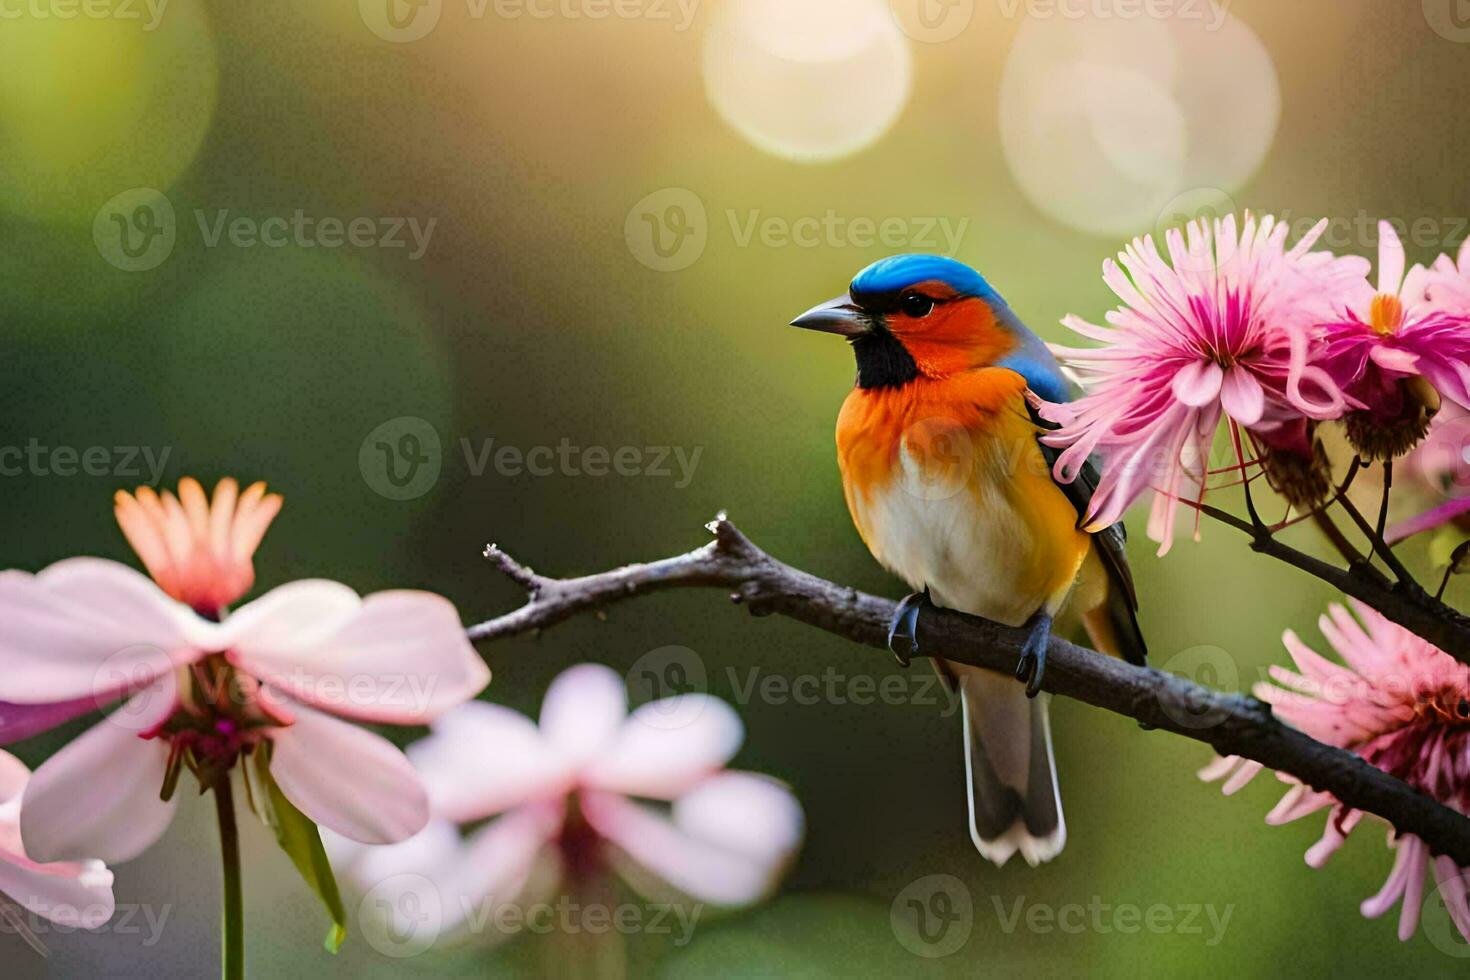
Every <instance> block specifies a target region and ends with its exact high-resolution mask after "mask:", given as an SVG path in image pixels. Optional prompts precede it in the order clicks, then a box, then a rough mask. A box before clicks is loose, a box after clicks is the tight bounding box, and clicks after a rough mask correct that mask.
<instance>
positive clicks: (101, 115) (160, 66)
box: [0, 0, 218, 223]
mask: <svg viewBox="0 0 1470 980" xmlns="http://www.w3.org/2000/svg"><path fill="white" fill-rule="evenodd" d="M84 9H85V10H86V11H89V13H87V15H86V16H76V17H71V18H66V19H62V18H59V17H56V16H54V15H52V12H50V11H47V10H45V9H44V5H43V9H42V13H44V14H46V16H37V15H36V13H35V12H34V10H33V8H32V7H30V6H18V7H17V8H16V11H15V13H16V16H14V17H10V16H7V17H6V19H5V20H4V21H3V25H4V26H3V29H0V143H3V145H4V146H5V155H4V161H3V163H0V208H3V209H5V210H7V211H11V212H13V213H18V214H21V215H25V216H27V217H33V218H40V219H43V220H62V221H68V222H76V223H81V222H87V223H90V222H91V221H92V218H93V215H94V214H95V212H96V210H97V208H98V206H99V205H101V204H102V203H103V202H104V201H107V200H108V199H110V198H111V197H113V196H114V195H116V194H118V193H119V192H121V191H123V190H126V189H128V188H131V187H156V188H159V189H161V190H166V189H167V188H168V186H169V185H170V184H172V183H173V182H174V180H175V179H177V177H178V176H179V174H181V173H182V172H183V171H184V168H186V167H187V166H188V165H189V163H190V162H191V161H192V160H193V159H194V156H195V154H196V153H197V152H198V150H199V146H200V144H201V143H202V142H203V140H204V135H205V133H206V132H207V131H208V129H209V122H210V118H211V117H212V115H213V113H214V105H215V88H216V81H217V75H218V69H217V66H216V62H215V50H214V41H213V38H212V35H211V31H210V27H209V22H208V20H207V18H206V16H205V14H204V11H203V9H202V7H201V5H200V4H199V3H198V2H197V0H170V2H169V3H167V4H162V5H148V4H142V3H125V2H123V0H114V2H112V3H111V4H103V3H97V2H94V3H89V4H87V5H86V6H85V8H84ZM104 14H105V15H106V16H103V15H104Z"/></svg>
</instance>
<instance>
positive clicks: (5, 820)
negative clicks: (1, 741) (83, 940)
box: [0, 751, 114, 929]
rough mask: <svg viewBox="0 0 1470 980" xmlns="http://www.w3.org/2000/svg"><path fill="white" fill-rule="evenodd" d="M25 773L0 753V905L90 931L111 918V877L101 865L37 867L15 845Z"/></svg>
mask: <svg viewBox="0 0 1470 980" xmlns="http://www.w3.org/2000/svg"><path fill="white" fill-rule="evenodd" d="M30 778H31V771H30V770H29V769H27V768H26V765H25V763H24V762H21V761H20V760H19V759H17V758H16V757H15V756H13V755H11V754H10V753H9V752H5V751H0V901H4V899H6V898H9V899H10V900H11V901H13V902H15V903H17V904H18V905H20V907H21V908H23V909H25V910H26V911H28V912H30V913H32V914H34V915H38V916H40V917H41V918H43V919H47V920H49V921H51V922H55V923H56V924H58V925H62V926H69V927H73V928H77V929H95V928H97V927H98V926H100V925H102V924H104V923H105V922H107V920H108V919H111V918H112V912H113V907H114V904H113V898H112V872H111V871H108V870H107V866H106V865H104V864H103V863H102V862H101V861H97V860H92V859H87V860H80V861H58V862H49V863H41V862H37V861H35V860H34V859H32V858H31V857H30V855H29V854H28V853H27V852H26V849H25V845H24V844H22V843H21V839H20V806H21V799H22V796H23V794H24V792H25V788H26V783H27V782H29V781H30Z"/></svg>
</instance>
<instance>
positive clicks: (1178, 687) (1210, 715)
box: [469, 515, 1470, 865]
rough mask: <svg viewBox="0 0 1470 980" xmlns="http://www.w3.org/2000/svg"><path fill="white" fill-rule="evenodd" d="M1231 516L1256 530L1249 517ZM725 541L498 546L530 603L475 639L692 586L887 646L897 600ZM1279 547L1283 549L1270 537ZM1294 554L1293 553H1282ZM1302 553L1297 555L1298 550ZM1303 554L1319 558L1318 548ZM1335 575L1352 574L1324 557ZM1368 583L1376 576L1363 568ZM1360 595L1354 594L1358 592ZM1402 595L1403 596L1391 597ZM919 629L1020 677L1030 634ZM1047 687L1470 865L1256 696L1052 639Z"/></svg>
mask: <svg viewBox="0 0 1470 980" xmlns="http://www.w3.org/2000/svg"><path fill="white" fill-rule="evenodd" d="M1226 516H1227V517H1229V518H1230V520H1231V521H1234V522H1236V523H1237V524H1238V525H1240V526H1242V527H1244V528H1245V529H1246V530H1248V531H1249V530H1250V526H1249V525H1248V524H1246V523H1245V522H1244V521H1242V520H1240V519H1239V518H1235V517H1233V516H1232V515H1226ZM709 529H710V531H711V532H712V533H713V534H714V536H715V540H714V541H712V542H710V543H709V544H707V545H705V546H704V547H702V548H698V549H696V550H694V551H691V552H688V553H687V554H683V555H678V556H675V557H672V558H664V559H661V560H659V561H654V562H649V563H647V564H642V565H628V566H625V567H623V568H617V569H613V570H612V571H608V572H603V573H600V574H597V575H587V576H583V577H581V578H571V579H549V578H544V577H542V576H539V575H535V574H533V573H531V572H530V571H529V570H528V569H525V568H524V566H522V565H520V564H519V563H516V562H514V561H513V560H512V559H510V558H509V556H507V555H505V553H504V552H502V551H500V550H499V549H490V550H487V552H486V554H487V556H488V557H490V558H491V559H492V560H493V561H494V562H495V563H496V566H497V567H499V568H500V569H501V570H503V571H506V573H507V574H510V575H511V576H512V577H513V578H514V579H515V580H516V581H517V582H518V583H520V584H521V585H522V586H527V585H528V583H529V585H530V587H531V588H530V591H531V593H532V594H531V597H530V599H529V600H528V601H527V602H526V604H525V605H523V606H521V607H520V608H519V609H516V610H515V611H513V612H510V613H507V614H506V615H504V616H500V617H497V618H495V619H491V620H488V621H487V622H484V623H480V624H479V625H477V626H473V627H471V628H470V630H469V636H470V639H472V640H476V641H480V640H495V639H503V638H506V637H510V636H516V635H519V634H523V633H528V632H532V631H535V630H540V629H544V628H545V627H548V626H552V625H554V624H556V623H560V622H562V621H564V620H566V619H568V618H569V617H571V616H573V615H575V614H576V613H578V612H583V611H588V610H593V609H600V608H602V607H603V606H607V605H610V604H612V603H615V602H620V601H622V600H625V599H628V598H631V597H633V596H637V595H645V594H647V593H651V592H659V591H665V590H668V589H677V588H687V587H707V588H719V589H723V590H725V591H727V592H729V593H730V595H731V598H732V599H734V600H735V601H736V602H737V603H741V604H744V605H745V606H747V607H748V608H749V609H750V610H751V611H752V612H755V613H757V614H768V613H780V614H781V615H783V616H788V617H790V618H792V619H795V620H798V621H800V622H803V623H806V624H807V625H809V626H815V627H817V628H819V629H823V630H826V631H827V632H829V633H833V634H836V635H837V636H841V637H845V638H846V639H849V640H853V641H855V642H857V643H862V644H865V645H867V646H870V647H875V648H877V649H879V650H882V651H884V654H885V656H886V655H887V649H888V641H887V637H888V626H889V623H890V621H891V620H892V618H893V615H894V612H895V609H896V607H895V605H894V604H893V603H892V602H890V601H888V600H887V599H880V598H878V597H877V596H872V595H868V594H866V593H863V592H859V591H858V590H856V589H853V588H849V587H845V586H841V585H838V584H836V583H834V582H829V581H827V580H825V579H821V578H818V577H817V576H815V575H810V574H808V573H806V572H803V571H800V570H799V569H796V568H793V567H791V566H790V565H786V564H784V563H782V562H780V561H777V560H776V559H774V558H772V557H771V556H770V555H768V554H766V553H765V552H764V551H761V550H760V549H759V548H757V547H756V546H755V545H754V544H752V543H751V542H750V540H749V539H748V538H746V537H745V535H743V534H741V533H740V531H739V530H737V529H736V528H735V525H733V524H731V523H730V522H729V521H727V520H725V518H724V515H721V516H720V517H719V518H717V519H716V520H715V521H714V522H712V523H711V524H710V525H709ZM1264 541H1265V542H1267V543H1268V546H1271V547H1278V546H1279V547H1284V546H1280V545H1279V542H1274V543H1273V539H1271V538H1270V537H1269V535H1268V536H1266V537H1265V538H1264ZM1287 552H1290V549H1286V551H1285V552H1283V554H1286V553H1287ZM1298 554H1299V553H1298ZM1300 557H1301V560H1304V561H1307V562H1316V559H1312V558H1309V557H1308V556H1304V555H1303V556H1300ZM1317 564H1318V565H1320V566H1321V567H1322V569H1323V570H1325V572H1327V573H1330V574H1334V575H1336V576H1338V577H1340V578H1344V577H1347V576H1348V573H1346V572H1340V571H1339V570H1337V569H1334V568H1332V567H1331V566H1328V565H1326V564H1325V563H1321V562H1317ZM1351 581H1352V583H1353V584H1354V586H1355V588H1357V590H1358V591H1360V592H1361V591H1364V590H1365V589H1367V587H1368V582H1367V580H1364V579H1360V578H1359V577H1356V576H1353V577H1352V579H1351ZM1350 594H1351V593H1350ZM1388 594H1389V595H1390V596H1391V597H1393V599H1394V600H1395V601H1396V602H1399V603H1404V602H1406V601H1407V600H1405V599H1404V598H1403V597H1402V596H1401V595H1399V594H1398V593H1388ZM919 631H920V633H921V635H922V636H923V637H924V651H925V653H926V654H933V653H935V652H938V651H942V655H943V656H944V658H945V659H948V660H955V661H959V662H960V663H966V664H971V665H974V666H977V667H983V668H986V669H989V670H994V671H998V672H1000V673H1004V674H1009V675H1014V672H1015V668H1016V665H1017V663H1018V662H1019V660H1020V656H1021V650H1022V647H1023V646H1024V644H1025V642H1026V640H1027V637H1028V634H1027V631H1026V630H1024V629H1011V628H1008V627H1004V626H999V625H997V624H995V623H991V622H988V621H986V620H983V619H978V618H976V617H973V616H966V615H963V614H961V613H957V612H953V611H949V610H941V609H934V608H932V607H926V608H925V609H924V611H923V612H921V613H920V623H919ZM1042 688H1043V690H1046V691H1049V692H1051V693H1053V694H1059V695H1062V696H1064V697H1071V698H1076V699H1077V700H1079V701H1084V702H1086V703H1088V704H1091V705H1094V706H1095V707H1099V708H1103V709H1106V710H1108V711H1112V712H1116V713H1117V714H1121V715H1126V716H1128V717H1130V718H1134V719H1136V720H1138V721H1139V722H1141V723H1143V724H1144V725H1145V726H1146V727H1148V728H1156V729H1162V730H1164V731H1168V732H1172V733H1174V734H1176V735H1182V736H1184V737H1186V738H1191V739H1194V740H1196V741H1199V742H1204V743H1206V744H1208V745H1210V746H1211V747H1213V748H1214V749H1215V751H1216V752H1218V753H1220V754H1221V755H1236V756H1242V757H1244V758H1247V759H1253V760H1255V761H1256V762H1260V763H1262V764H1263V765H1265V766H1269V767H1270V768H1272V769H1275V770H1277V771H1279V772H1282V773H1287V774H1290V775H1291V776H1293V777H1295V778H1297V779H1299V780H1301V781H1302V782H1303V783H1305V784H1307V785H1308V786H1311V787H1312V788H1314V789H1317V790H1320V791H1323V792H1327V793H1331V794H1332V795H1333V796H1335V797H1336V798H1337V799H1339V800H1341V801H1342V802H1343V803H1344V804H1345V805H1347V806H1349V807H1353V808H1355V809H1359V810H1364V811H1366V812H1368V813H1374V814H1377V815H1378V816H1380V817H1382V818H1383V819H1385V820H1387V821H1389V822H1390V823H1391V824H1393V826H1394V827H1395V828H1397V829H1398V831H1399V832H1401V833H1406V834H1414V835H1416V836H1417V837H1419V838H1420V839H1421V840H1423V841H1424V842H1425V843H1426V844H1428V845H1429V847H1430V849H1431V850H1432V851H1434V852H1435V853H1437V854H1446V855H1449V856H1450V857H1451V858H1453V859H1454V860H1455V861H1456V862H1457V863H1459V864H1461V865H1470V819H1467V818H1466V817H1464V816H1462V815H1461V814H1458V813H1456V812H1455V811H1453V810H1451V809H1449V808H1448V807H1445V806H1443V805H1442V804H1440V803H1438V802H1436V801H1435V800H1432V799H1430V798H1429V797H1427V796H1423V795H1421V794H1420V793H1417V792H1415V791H1414V790H1413V789H1412V788H1411V787H1409V786H1408V785H1406V784H1405V783H1403V782H1402V781H1400V780H1398V779H1396V778H1394V777H1393V776H1391V775H1389V774H1388V773H1386V772H1384V771H1382V770H1381V769H1377V768H1374V767H1373V766H1370V765H1369V764H1368V763H1366V762H1364V761H1363V760H1362V759H1361V758H1359V757H1358V756H1356V755H1353V754H1352V753H1351V752H1346V751H1344V750H1342V749H1338V748H1334V747H1332V746H1329V745H1324V744H1323V743H1321V742H1318V741H1316V740H1315V739H1312V738H1311V737H1309V736H1308V735H1306V734H1304V733H1303V732H1300V731H1298V730H1296V729H1294V728H1290V727H1288V726H1286V725H1283V724H1282V723H1281V722H1279V721H1278V720H1276V718H1274V717H1273V716H1272V714H1271V711H1270V709H1269V707H1267V706H1266V705H1264V704H1262V703H1261V702H1259V701H1257V700H1256V699H1254V698H1251V697H1246V696H1242V695H1239V694H1225V693H1221V692H1218V691H1212V690H1210V689H1208V688H1205V687H1202V686H1200V685H1198V684H1195V683H1192V682H1191V681H1188V680H1186V679H1184V678H1182V677H1176V676H1174V675H1171V674H1166V673H1163V672H1162V671H1159V670H1154V669H1151V668H1145V667H1134V666H1132V665H1130V664H1127V663H1124V662H1122V661H1119V660H1115V659H1112V658H1110V657H1105V656H1103V655H1102V654H1100V653H1097V652H1096V651H1093V650H1089V649H1087V648H1085V647H1080V646H1076V645H1075V644H1072V643H1069V642H1067V641H1066V640H1063V639H1061V638H1060V637H1056V638H1053V640H1052V643H1051V646H1050V650H1049V652H1048V656H1047V669H1046V674H1045V678H1044V680H1043V683H1042Z"/></svg>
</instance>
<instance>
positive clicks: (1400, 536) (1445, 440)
mask: <svg viewBox="0 0 1470 980" xmlns="http://www.w3.org/2000/svg"><path fill="white" fill-rule="evenodd" d="M1404 463H1405V465H1406V467H1407V468H1408V470H1409V472H1410V473H1411V474H1413V475H1414V476H1415V477H1416V478H1417V480H1416V486H1417V487H1418V489H1419V490H1420V491H1421V493H1420V495H1419V496H1421V497H1422V496H1427V497H1428V498H1429V499H1430V500H1431V501H1433V504H1432V506H1429V507H1428V508H1427V509H1425V510H1424V511H1422V512H1420V513H1418V514H1415V515H1414V516H1413V517H1409V518H1406V519H1404V520H1402V521H1400V522H1398V523H1397V524H1394V525H1393V526H1392V527H1390V528H1389V529H1388V533H1387V535H1386V538H1387V540H1388V543H1389V544H1396V543H1398V542H1399V541H1403V540H1405V539H1406V538H1411V537H1413V536H1414V535H1416V534H1422V533H1423V532H1425V531H1432V530H1434V529H1435V528H1438V527H1442V526H1444V525H1445V524H1448V523H1450V522H1452V521H1453V522H1455V523H1456V524H1458V525H1459V526H1460V527H1461V528H1462V529H1466V528H1467V521H1470V411H1467V410H1466V409H1465V408H1464V407H1463V406H1461V405H1460V404H1458V403H1457V402H1452V401H1447V402H1445V403H1444V406H1443V407H1442V408H1441V409H1440V410H1439V414H1438V415H1436V416H1435V417H1434V422H1433V423H1431V424H1430V426H1429V434H1428V435H1426V436H1425V437H1424V441H1423V442H1421V443H1419V445H1417V446H1415V447H1414V448H1413V450H1412V451H1411V452H1410V453H1409V454H1408V455H1407V456H1405V457H1404Z"/></svg>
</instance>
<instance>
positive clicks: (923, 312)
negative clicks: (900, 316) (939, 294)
mask: <svg viewBox="0 0 1470 980" xmlns="http://www.w3.org/2000/svg"><path fill="white" fill-rule="evenodd" d="M899 305H900V307H901V308H902V309H903V312H904V316H910V317H913V318H914V319H915V320H922V319H923V318H924V317H926V316H928V315H929V314H930V313H931V312H933V310H934V301H933V300H932V299H930V298H929V297H928V296H925V295H924V294H923V293H905V294H904V296H903V299H901V300H900V301H899Z"/></svg>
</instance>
